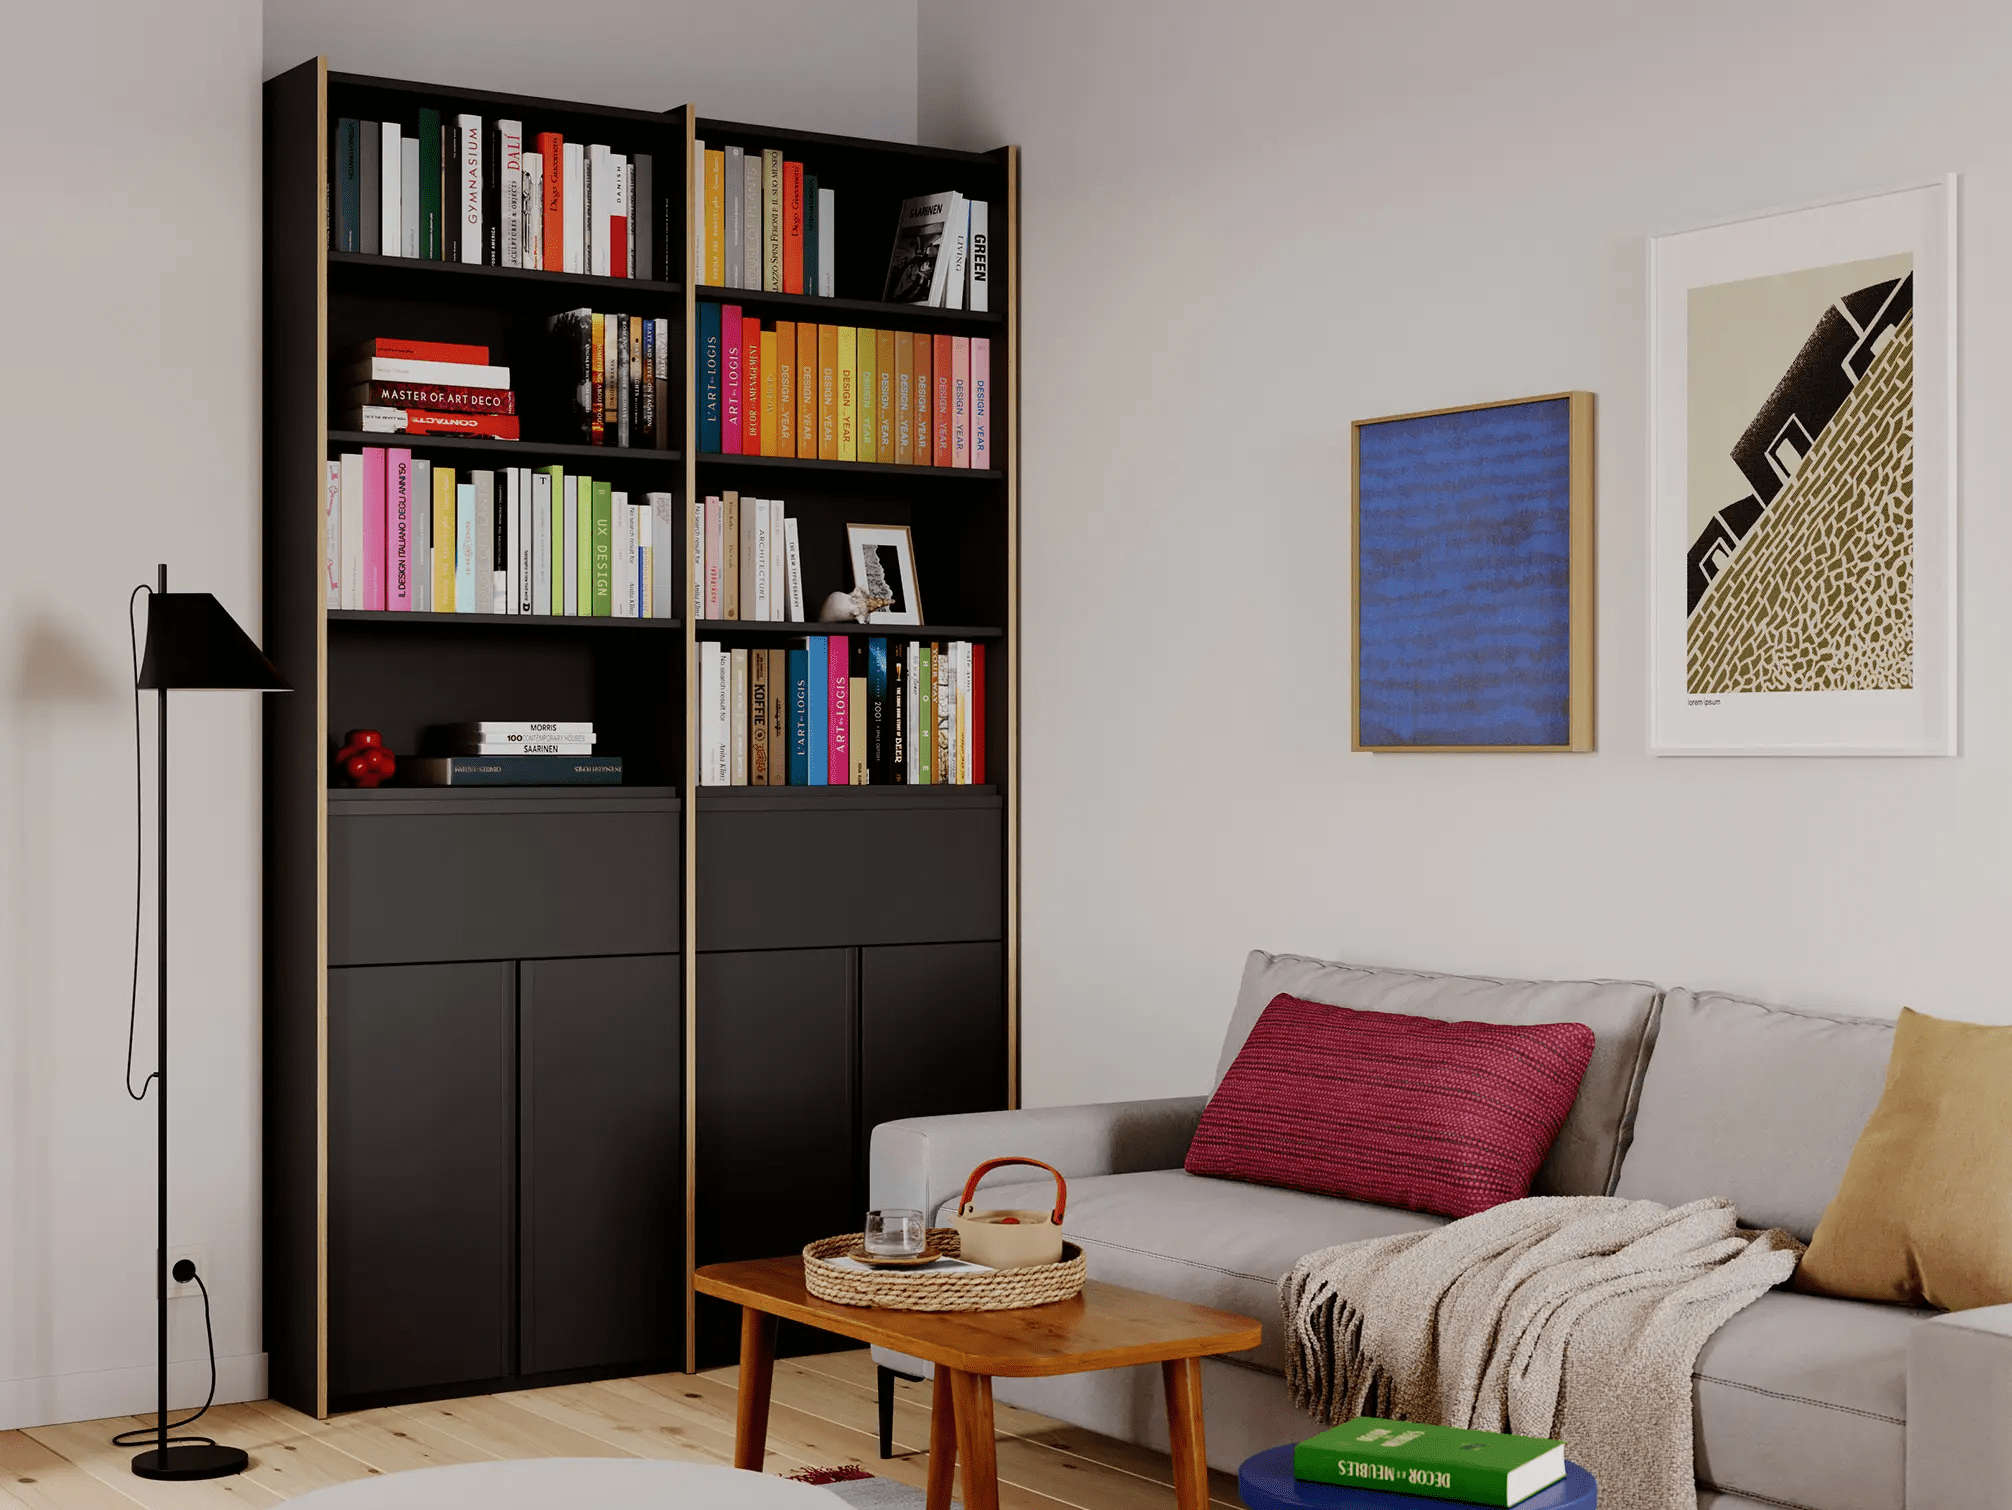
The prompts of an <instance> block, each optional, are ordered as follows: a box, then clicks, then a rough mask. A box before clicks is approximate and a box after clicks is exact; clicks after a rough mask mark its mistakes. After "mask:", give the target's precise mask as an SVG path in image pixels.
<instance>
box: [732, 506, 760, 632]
mask: <svg viewBox="0 0 2012 1510" xmlns="http://www.w3.org/2000/svg"><path fill="white" fill-rule="evenodd" d="M734 562H735V564H736V566H737V568H738V570H739V574H740V575H739V581H738V582H737V583H736V584H735V585H736V587H737V589H738V591H739V596H740V611H741V617H742V618H744V619H752V618H754V617H755V609H754V602H755V595H754V589H755V576H756V572H757V568H756V566H755V511H754V500H753V499H752V498H748V497H745V496H743V497H742V499H741V537H740V540H739V542H738V543H737V546H736V549H735V551H734Z"/></svg>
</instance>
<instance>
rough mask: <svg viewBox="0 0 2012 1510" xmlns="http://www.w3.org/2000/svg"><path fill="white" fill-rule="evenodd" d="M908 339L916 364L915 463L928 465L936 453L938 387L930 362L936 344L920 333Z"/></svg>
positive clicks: (919, 465)
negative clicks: (932, 437)
mask: <svg viewBox="0 0 2012 1510" xmlns="http://www.w3.org/2000/svg"><path fill="white" fill-rule="evenodd" d="M908 340H909V346H910V349H911V350H912V351H913V352H914V357H913V361H914V365H915V378H914V381H915V465H916V466H918V467H926V466H928V465H930V457H931V456H932V455H933V454H934V444H933V442H932V440H931V436H932V434H933V432H934V430H935V424H934V422H933V416H934V414H935V411H936V389H935V385H934V384H933V383H932V382H931V381H930V364H931V363H932V362H933V361H934V360H935V345H934V343H933V342H932V341H931V340H930V339H929V337H928V336H926V335H922V334H919V333H918V334H916V335H912V336H910V337H909V338H908Z"/></svg>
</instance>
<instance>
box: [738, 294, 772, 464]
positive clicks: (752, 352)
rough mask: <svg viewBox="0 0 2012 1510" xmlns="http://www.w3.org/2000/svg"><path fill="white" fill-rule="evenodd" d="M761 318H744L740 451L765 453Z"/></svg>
mask: <svg viewBox="0 0 2012 1510" xmlns="http://www.w3.org/2000/svg"><path fill="white" fill-rule="evenodd" d="M765 355H767V353H766V352H764V351H763V350H762V346H761V321H760V320H759V319H757V318H756V317H754V316H752V315H743V316H742V317H741V452H742V454H743V455H746V456H760V455H761V454H762V439H761V379H762V374H761V359H762V358H763V357H764V356H765Z"/></svg>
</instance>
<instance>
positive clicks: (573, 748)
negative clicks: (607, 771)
mask: <svg viewBox="0 0 2012 1510" xmlns="http://www.w3.org/2000/svg"><path fill="white" fill-rule="evenodd" d="M453 753H454V754H456V755H591V754H593V753H594V741H593V740H591V739H521V740H510V741H500V742H499V741H494V740H492V741H487V742H472V741H469V740H457V741H455V745H454V750H453Z"/></svg>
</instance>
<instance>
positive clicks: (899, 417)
mask: <svg viewBox="0 0 2012 1510" xmlns="http://www.w3.org/2000/svg"><path fill="white" fill-rule="evenodd" d="M893 455H894V460H895V464H896V465H898V466H904V467H912V466H914V465H915V341H914V339H913V338H912V337H910V335H909V334H908V332H907V331H905V330H900V331H896V332H894V452H893Z"/></svg>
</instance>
